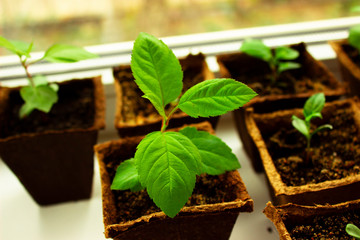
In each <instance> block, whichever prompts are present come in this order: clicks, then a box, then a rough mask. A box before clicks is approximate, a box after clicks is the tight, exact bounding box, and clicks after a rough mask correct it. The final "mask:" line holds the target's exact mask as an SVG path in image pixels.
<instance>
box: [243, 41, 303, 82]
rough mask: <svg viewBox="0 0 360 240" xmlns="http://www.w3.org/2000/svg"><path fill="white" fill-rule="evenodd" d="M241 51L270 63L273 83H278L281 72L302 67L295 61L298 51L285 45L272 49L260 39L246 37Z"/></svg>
mask: <svg viewBox="0 0 360 240" xmlns="http://www.w3.org/2000/svg"><path fill="white" fill-rule="evenodd" d="M240 51H242V52H244V53H246V54H247V55H250V56H252V57H256V58H259V59H261V60H263V61H265V62H267V63H268V64H269V67H270V69H271V83H272V85H274V84H276V79H277V78H278V75H279V74H280V73H282V72H284V71H287V70H290V69H297V68H300V67H301V65H300V64H299V63H297V62H294V60H295V59H296V58H298V57H299V52H298V51H296V50H295V49H292V48H289V47H285V46H280V47H277V48H275V49H274V51H272V50H271V48H269V47H268V46H266V45H265V44H264V43H263V42H262V41H261V40H259V39H246V40H245V41H244V42H243V43H242V45H241V47H240Z"/></svg>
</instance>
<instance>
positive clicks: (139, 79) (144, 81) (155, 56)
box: [131, 33, 183, 117]
mask: <svg viewBox="0 0 360 240" xmlns="http://www.w3.org/2000/svg"><path fill="white" fill-rule="evenodd" d="M131 70H132V72H133V74H134V77H135V81H136V83H137V85H138V86H139V88H140V89H141V90H142V91H143V92H144V96H143V97H144V98H147V99H149V100H150V102H151V103H152V104H153V105H154V107H155V108H156V110H157V111H158V112H159V114H160V115H161V116H163V117H165V110H164V108H165V106H166V105H167V104H168V103H170V102H172V101H174V100H175V99H176V98H177V97H178V96H179V95H180V93H181V90H182V87H183V84H182V79H183V73H182V70H181V65H180V63H179V60H178V59H177V58H176V57H175V55H174V53H173V52H172V51H171V50H170V49H169V48H168V46H166V44H165V43H163V42H162V41H161V40H159V39H157V38H155V37H154V36H152V35H150V34H147V33H140V34H139V36H138V37H137V39H136V40H135V43H134V48H133V52H132V55H131Z"/></svg>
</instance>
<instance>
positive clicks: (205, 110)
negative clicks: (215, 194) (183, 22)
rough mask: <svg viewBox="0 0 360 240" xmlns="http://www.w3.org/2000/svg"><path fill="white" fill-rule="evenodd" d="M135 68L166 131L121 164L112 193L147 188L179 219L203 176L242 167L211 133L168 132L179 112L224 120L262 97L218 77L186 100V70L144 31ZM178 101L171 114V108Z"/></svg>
mask: <svg viewBox="0 0 360 240" xmlns="http://www.w3.org/2000/svg"><path fill="white" fill-rule="evenodd" d="M131 69H132V72H133V74H134V77H135V82H136V83H137V85H138V86H139V88H140V89H141V90H142V91H143V92H144V96H143V97H144V98H147V99H149V100H150V102H151V103H152V104H153V105H154V107H155V109H156V110H157V111H158V113H159V114H160V116H162V118H163V121H162V127H161V129H160V131H155V132H152V133H149V134H148V135H146V136H145V138H144V139H143V140H142V141H141V142H140V143H139V145H138V146H137V150H136V153H135V156H134V158H132V159H128V160H126V161H124V162H122V163H121V164H120V165H119V166H118V168H117V171H116V175H115V177H114V179H113V183H112V185H111V189H112V190H127V189H130V190H131V191H138V190H141V189H145V188H146V190H147V192H148V194H149V196H150V198H151V199H152V200H153V201H154V203H155V204H156V205H157V206H158V207H159V208H160V209H161V210H162V211H164V213H165V214H166V215H167V216H169V217H174V216H175V215H176V214H177V213H178V212H179V211H180V210H181V208H182V207H183V206H184V205H185V203H186V202H187V201H188V199H189V197H190V196H191V194H192V191H193V189H194V187H195V181H196V176H197V175H200V174H203V173H207V174H211V175H219V174H222V173H224V172H225V171H230V170H235V169H237V168H239V167H240V164H239V162H238V160H237V158H236V156H235V155H234V154H233V153H232V151H231V149H230V147H228V146H227V145H226V144H225V143H224V142H223V141H221V139H219V138H217V137H216V136H214V135H211V134H210V133H208V132H205V131H198V130H197V129H196V128H193V127H187V128H184V129H182V130H180V131H179V132H169V131H165V130H166V128H167V126H168V124H169V121H170V119H171V117H172V115H173V113H174V112H175V111H176V110H178V109H181V110H182V111H183V112H185V113H187V114H188V115H189V116H191V117H194V118H197V117H210V116H218V115H221V114H224V113H226V112H228V111H232V110H234V109H237V108H239V107H240V106H242V105H244V104H245V103H247V102H248V101H249V100H250V99H252V98H253V97H254V96H256V93H255V92H254V91H253V90H252V89H250V88H249V87H247V86H246V85H245V84H243V83H240V82H237V81H235V80H233V79H212V80H206V81H203V82H201V83H199V84H197V85H195V86H193V87H192V88H190V89H189V90H187V91H186V92H185V93H184V94H183V95H182V96H180V94H181V91H182V88H183V83H182V79H183V72H182V70H181V66H180V63H179V60H178V59H177V58H176V57H175V55H174V53H173V52H172V51H171V50H170V49H169V48H168V47H167V46H166V45H165V43H163V42H162V41H161V40H158V39H157V38H155V37H154V36H151V35H149V34H147V33H140V34H139V36H138V38H137V39H136V41H135V43H134V48H133V52H132V58H131ZM177 98H179V101H178V102H177V103H175V104H173V105H172V110H171V111H170V112H169V113H168V114H166V112H165V106H167V105H168V104H170V103H172V102H174V100H176V99H177Z"/></svg>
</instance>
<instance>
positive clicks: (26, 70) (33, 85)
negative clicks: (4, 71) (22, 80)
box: [20, 58, 35, 87]
mask: <svg viewBox="0 0 360 240" xmlns="http://www.w3.org/2000/svg"><path fill="white" fill-rule="evenodd" d="M20 61H21V65H22V66H23V67H24V70H25V73H26V76H27V78H28V80H29V82H30V85H31V86H32V87H35V83H34V80H33V78H32V76H31V74H30V72H29V69H28V68H29V64H26V58H25V59H24V60H22V59H21V58H20Z"/></svg>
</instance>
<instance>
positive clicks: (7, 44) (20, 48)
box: [0, 36, 31, 57]
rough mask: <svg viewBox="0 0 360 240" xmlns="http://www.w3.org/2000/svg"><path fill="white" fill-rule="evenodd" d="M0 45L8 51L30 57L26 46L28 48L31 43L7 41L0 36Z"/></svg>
mask: <svg viewBox="0 0 360 240" xmlns="http://www.w3.org/2000/svg"><path fill="white" fill-rule="evenodd" d="M0 46H1V47H4V48H6V49H7V50H9V51H10V52H12V53H14V54H16V55H18V56H20V57H21V56H27V57H30V56H29V54H28V52H27V50H28V48H30V46H31V45H29V44H28V43H24V42H19V41H9V40H7V39H6V38H4V37H2V36H0ZM25 46H27V47H25ZM30 50H31V49H30Z"/></svg>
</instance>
